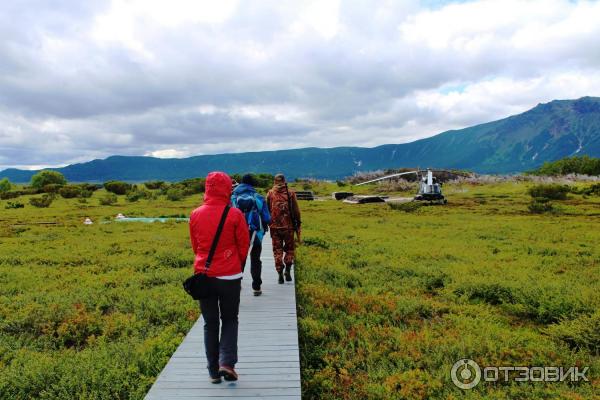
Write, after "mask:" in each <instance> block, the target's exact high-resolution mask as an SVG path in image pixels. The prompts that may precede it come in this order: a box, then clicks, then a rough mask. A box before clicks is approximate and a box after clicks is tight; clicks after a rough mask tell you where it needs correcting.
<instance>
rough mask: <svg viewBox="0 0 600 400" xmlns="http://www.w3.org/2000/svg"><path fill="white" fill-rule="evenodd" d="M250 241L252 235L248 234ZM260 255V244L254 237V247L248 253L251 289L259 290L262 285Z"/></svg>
mask: <svg viewBox="0 0 600 400" xmlns="http://www.w3.org/2000/svg"><path fill="white" fill-rule="evenodd" d="M250 239H252V233H250ZM261 253H262V242H261V241H260V239H259V238H258V236H256V237H255V238H254V246H252V251H251V252H250V275H252V289H254V290H260V285H262V279H261V278H260V275H261V273H262V261H260V254H261ZM245 265H246V264H245V263H244V266H245Z"/></svg>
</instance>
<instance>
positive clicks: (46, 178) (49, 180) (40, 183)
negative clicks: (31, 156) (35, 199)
mask: <svg viewBox="0 0 600 400" xmlns="http://www.w3.org/2000/svg"><path fill="white" fill-rule="evenodd" d="M66 184H67V180H66V179H65V177H64V175H63V174H61V173H60V172H58V171H48V170H45V171H40V172H38V173H37V174H35V175H33V176H32V177H31V186H32V187H33V188H35V189H42V188H43V187H44V186H47V185H59V186H62V185H66Z"/></svg>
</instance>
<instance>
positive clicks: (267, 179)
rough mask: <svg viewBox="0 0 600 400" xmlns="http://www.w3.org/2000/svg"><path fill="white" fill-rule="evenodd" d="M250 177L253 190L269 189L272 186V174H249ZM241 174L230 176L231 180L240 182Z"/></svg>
mask: <svg viewBox="0 0 600 400" xmlns="http://www.w3.org/2000/svg"><path fill="white" fill-rule="evenodd" d="M250 175H252V179H253V180H254V185H253V186H254V187H255V188H262V189H266V188H270V187H271V186H273V179H274V178H275V177H274V176H273V175H272V174H250ZM242 176H243V175H242V174H232V175H231V179H233V180H235V181H236V182H238V183H239V182H242Z"/></svg>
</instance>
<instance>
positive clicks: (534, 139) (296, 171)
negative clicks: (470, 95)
mask: <svg viewBox="0 0 600 400" xmlns="http://www.w3.org/2000/svg"><path fill="white" fill-rule="evenodd" d="M584 154H587V155H589V156H592V157H599V156H600V98H598V97H583V98H581V99H578V100H555V101H552V102H550V103H547V104H539V105H538V106H536V107H534V108H533V109H531V110H529V111H527V112H524V113H522V114H519V115H515V116H512V117H508V118H505V119H501V120H498V121H494V122H488V123H485V124H481V125H476V126H472V127H470V128H465V129H460V130H452V131H447V132H443V133H441V134H439V135H436V136H433V137H430V138H427V139H421V140H417V141H415V142H411V143H405V144H388V145H383V146H378V147H374V148H361V147H336V148H331V149H320V148H305V149H293V150H280V151H263V152H252V153H238V154H217V155H203V156H195V157H189V158H181V159H174V158H173V159H160V158H153V157H132V156H112V157H108V158H107V159H104V160H93V161H90V162H86V163H82V164H73V165H69V166H67V167H64V168H55V170H57V171H60V172H62V173H63V174H64V175H65V176H66V177H67V179H68V180H69V181H89V182H93V181H100V182H101V181H106V180H110V179H120V180H128V181H144V180H150V179H161V180H168V181H174V180H181V179H185V178H190V177H196V176H202V175H205V174H206V173H208V172H209V171H213V170H223V171H227V172H230V173H244V172H269V173H276V172H283V173H285V174H287V175H288V176H289V177H291V178H296V177H316V178H326V179H336V178H342V177H346V176H349V175H352V174H354V173H356V172H360V171H372V170H377V169H386V168H399V167H404V166H420V167H435V168H457V169H468V170H472V171H476V172H481V173H513V172H521V171H525V170H531V169H533V168H536V167H539V166H540V165H541V164H543V162H544V161H553V160H557V159H560V158H563V157H566V156H572V155H584ZM35 172H36V171H23V170H17V169H7V170H4V171H2V172H0V179H1V178H3V177H7V178H9V179H10V180H11V181H13V182H28V181H29V179H30V178H31V176H32V175H33V174H34V173H35Z"/></svg>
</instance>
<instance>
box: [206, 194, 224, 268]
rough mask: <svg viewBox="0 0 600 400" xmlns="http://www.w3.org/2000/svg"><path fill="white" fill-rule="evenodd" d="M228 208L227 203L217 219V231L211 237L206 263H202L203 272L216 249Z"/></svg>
mask: <svg viewBox="0 0 600 400" xmlns="http://www.w3.org/2000/svg"><path fill="white" fill-rule="evenodd" d="M229 208H230V207H229V204H227V205H226V206H225V209H224V210H223V214H222V215H221V220H220V221H219V226H218V227H217V232H216V233H215V238H214V239H213V242H212V245H211V246H210V251H209V252H208V258H207V259H206V264H204V271H205V272H206V271H208V269H209V268H210V264H211V263H212V259H213V257H214V255H215V251H216V250H217V244H218V243H219V237H220V236H221V232H222V231H223V225H225V220H226V219H227V214H229Z"/></svg>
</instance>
